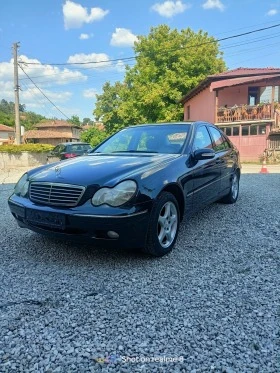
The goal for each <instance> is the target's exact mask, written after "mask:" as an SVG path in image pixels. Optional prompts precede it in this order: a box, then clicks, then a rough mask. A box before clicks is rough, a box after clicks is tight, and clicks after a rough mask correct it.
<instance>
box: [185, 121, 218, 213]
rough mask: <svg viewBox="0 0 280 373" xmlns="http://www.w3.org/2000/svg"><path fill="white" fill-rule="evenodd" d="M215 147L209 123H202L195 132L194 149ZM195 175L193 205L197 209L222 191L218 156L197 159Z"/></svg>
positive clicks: (193, 169)
mask: <svg viewBox="0 0 280 373" xmlns="http://www.w3.org/2000/svg"><path fill="white" fill-rule="evenodd" d="M197 149H213V142H212V139H211V137H210V134H209V132H208V130H207V125H206V124H203V125H200V126H199V127H198V128H197V129H196V132H195V135H194V140H193V145H192V151H195V150H197ZM192 175H193V207H194V210H197V209H199V208H201V207H203V206H205V205H207V204H208V203H210V202H212V201H214V200H215V199H217V196H218V195H219V193H220V182H221V172H220V164H219V163H218V162H217V159H216V157H215V158H213V159H204V160H199V161H195V163H194V164H193V167H192Z"/></svg>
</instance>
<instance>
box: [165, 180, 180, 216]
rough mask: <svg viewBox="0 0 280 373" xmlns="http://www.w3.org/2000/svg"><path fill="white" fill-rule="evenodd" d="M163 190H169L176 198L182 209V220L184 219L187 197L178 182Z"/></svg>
mask: <svg viewBox="0 0 280 373" xmlns="http://www.w3.org/2000/svg"><path fill="white" fill-rule="evenodd" d="M162 192H169V193H171V194H173V196H174V197H175V198H176V200H177V202H178V206H179V210H180V220H181V221H182V219H183V217H184V212H185V198H184V193H183V191H182V189H181V188H180V187H179V186H178V185H177V184H168V185H166V186H165V187H164V188H163V189H162Z"/></svg>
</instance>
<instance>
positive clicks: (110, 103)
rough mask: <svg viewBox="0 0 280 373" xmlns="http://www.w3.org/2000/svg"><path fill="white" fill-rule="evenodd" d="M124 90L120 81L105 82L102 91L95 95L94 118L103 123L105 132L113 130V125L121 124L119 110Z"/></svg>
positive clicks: (121, 119)
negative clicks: (113, 82)
mask: <svg viewBox="0 0 280 373" xmlns="http://www.w3.org/2000/svg"><path fill="white" fill-rule="evenodd" d="M125 90H126V87H125V85H124V84H122V83H120V82H116V83H115V84H114V85H111V84H110V83H109V82H106V83H105V84H104V86H103V93H102V94H101V95H96V97H97V102H96V106H95V110H94V115H95V119H96V120H97V121H101V122H102V123H104V126H105V129H106V132H107V133H111V132H113V131H114V129H115V126H121V125H122V123H123V118H122V117H121V115H120V113H119V110H120V108H121V106H122V104H123V102H124V91H125Z"/></svg>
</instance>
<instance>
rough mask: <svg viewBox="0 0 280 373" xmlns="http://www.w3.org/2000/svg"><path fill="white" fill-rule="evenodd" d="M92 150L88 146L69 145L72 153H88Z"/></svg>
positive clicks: (68, 148)
mask: <svg viewBox="0 0 280 373" xmlns="http://www.w3.org/2000/svg"><path fill="white" fill-rule="evenodd" d="M90 148H91V146H90V145H88V144H75V145H73V144H72V145H68V147H67V150H68V151H71V152H86V151H87V150H89V149H90Z"/></svg>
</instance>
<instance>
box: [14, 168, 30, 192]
mask: <svg viewBox="0 0 280 373" xmlns="http://www.w3.org/2000/svg"><path fill="white" fill-rule="evenodd" d="M28 188H29V180H28V175H27V174H24V175H22V177H21V178H20V179H19V181H18V182H17V184H16V186H15V189H14V193H15V194H16V195H17V196H21V197H25V196H26V194H27V192H28Z"/></svg>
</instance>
